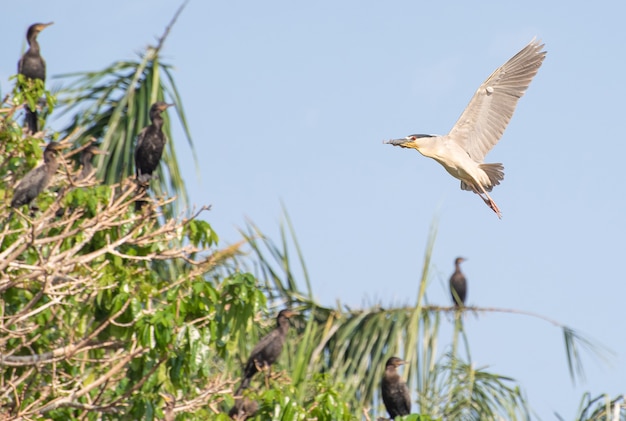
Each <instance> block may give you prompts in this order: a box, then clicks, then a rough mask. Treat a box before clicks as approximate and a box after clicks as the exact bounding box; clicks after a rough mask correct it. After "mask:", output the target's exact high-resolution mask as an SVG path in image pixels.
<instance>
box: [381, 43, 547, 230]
mask: <svg viewBox="0 0 626 421" xmlns="http://www.w3.org/2000/svg"><path fill="white" fill-rule="evenodd" d="M543 47H544V44H541V43H540V41H538V40H535V39H533V40H532V41H531V42H530V44H528V45H527V46H526V47H524V48H523V49H522V50H521V51H520V52H519V53H517V54H515V56H513V57H512V58H511V59H510V60H509V61H507V62H506V63H504V64H503V65H502V66H500V67H499V68H497V69H496V71H495V72H493V73H492V74H491V76H489V77H488V78H487V80H486V81H484V82H483V84H482V85H480V87H479V88H478V90H477V91H476V93H475V94H474V96H473V97H472V99H471V101H470V103H469V104H468V106H467V108H465V111H463V114H461V117H460V118H459V119H458V121H457V122H456V124H455V125H454V127H453V128H452V130H450V133H448V134H447V135H445V136H437V135H427V134H412V135H409V136H407V137H405V138H402V139H394V140H389V141H387V142H385V143H389V144H391V145H394V146H400V147H403V148H411V149H417V150H418V151H419V152H420V153H421V154H422V155H424V156H426V157H428V158H433V159H434V160H436V161H437V162H439V163H440V164H441V165H443V167H444V168H445V169H446V171H448V172H449V173H450V175H452V176H453V177H455V178H458V179H459V180H461V188H462V189H463V190H469V191H473V192H474V193H476V194H478V195H479V196H480V197H481V198H482V199H483V200H484V201H485V203H486V204H487V206H489V207H490V208H491V209H493V211H494V212H495V213H496V215H498V217H499V218H502V214H501V213H500V209H499V208H498V205H496V202H494V201H493V199H491V197H489V194H488V193H487V192H490V191H491V189H493V187H494V186H497V185H498V184H500V181H502V180H503V179H504V166H503V165H502V164H499V163H498V164H485V163H484V159H485V155H487V153H488V152H489V151H490V150H491V148H493V147H494V146H495V144H496V143H498V141H499V140H500V137H502V134H503V133H504V129H506V126H507V125H508V124H509V121H510V120H511V116H512V115H513V112H514V111H515V106H516V105H517V101H518V100H519V99H520V98H521V97H522V95H524V92H526V89H528V85H530V82H531V80H532V79H533V77H534V76H535V75H536V74H537V71H538V70H539V67H541V63H542V62H543V60H544V58H545V57H546V51H543ZM483 195H484V196H483Z"/></svg>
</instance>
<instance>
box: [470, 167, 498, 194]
mask: <svg viewBox="0 0 626 421" xmlns="http://www.w3.org/2000/svg"><path fill="white" fill-rule="evenodd" d="M479 167H480V169H481V170H483V171H484V172H485V174H487V177H489V185H488V186H483V187H484V189H485V190H486V191H488V192H490V191H491V190H492V189H493V188H494V187H495V186H497V185H498V184H500V181H502V180H504V166H503V165H502V164H500V163H498V164H480V165H479ZM461 189H463V190H467V191H473V192H476V193H479V192H480V190H479V189H478V186H476V188H474V187H473V186H470V185H469V184H467V183H465V182H464V181H461Z"/></svg>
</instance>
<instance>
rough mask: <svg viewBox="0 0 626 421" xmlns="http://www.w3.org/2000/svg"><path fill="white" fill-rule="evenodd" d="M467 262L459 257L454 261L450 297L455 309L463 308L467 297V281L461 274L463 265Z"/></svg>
mask: <svg viewBox="0 0 626 421" xmlns="http://www.w3.org/2000/svg"><path fill="white" fill-rule="evenodd" d="M466 260H467V259H465V258H463V257H457V258H456V259H455V260H454V273H453V274H452V276H450V295H451V296H452V302H453V303H454V306H455V307H463V306H464V305H465V297H467V280H466V279H465V275H463V272H461V263H463V262H464V261H466Z"/></svg>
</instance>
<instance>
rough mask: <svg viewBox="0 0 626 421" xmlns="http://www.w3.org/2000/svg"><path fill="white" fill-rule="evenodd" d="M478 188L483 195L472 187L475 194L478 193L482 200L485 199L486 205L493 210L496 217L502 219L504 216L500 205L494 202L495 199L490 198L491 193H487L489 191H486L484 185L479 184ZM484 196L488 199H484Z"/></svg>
mask: <svg viewBox="0 0 626 421" xmlns="http://www.w3.org/2000/svg"><path fill="white" fill-rule="evenodd" d="M478 186H479V187H480V189H481V190H482V193H481V192H479V191H477V190H476V187H474V186H472V187H473V189H474V193H476V194H477V195H479V196H480V198H481V199H483V201H484V202H485V204H486V205H487V206H489V207H490V208H491V210H492V211H494V212H495V213H496V215H498V218H500V219H502V214H501V213H500V208H499V207H498V205H496V202H494V201H493V199H492V198H491V197H489V193H487V190H485V188H484V187H483V186H482V184H480V183H478ZM483 194H484V195H485V196H487V198H485V197H483Z"/></svg>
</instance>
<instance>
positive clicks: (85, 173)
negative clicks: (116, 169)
mask: <svg viewBox="0 0 626 421" xmlns="http://www.w3.org/2000/svg"><path fill="white" fill-rule="evenodd" d="M94 155H108V152H105V151H103V150H101V149H100V148H99V147H98V145H96V144H93V143H92V144H91V145H89V146H87V147H86V148H85V149H83V152H82V153H81V155H80V163H81V165H82V166H83V169H82V170H81V171H80V174H79V175H78V178H77V179H76V181H82V180H85V179H86V178H87V177H89V175H90V174H91V173H92V172H93V171H94V168H93V164H92V162H91V161H92V159H93V157H94Z"/></svg>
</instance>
